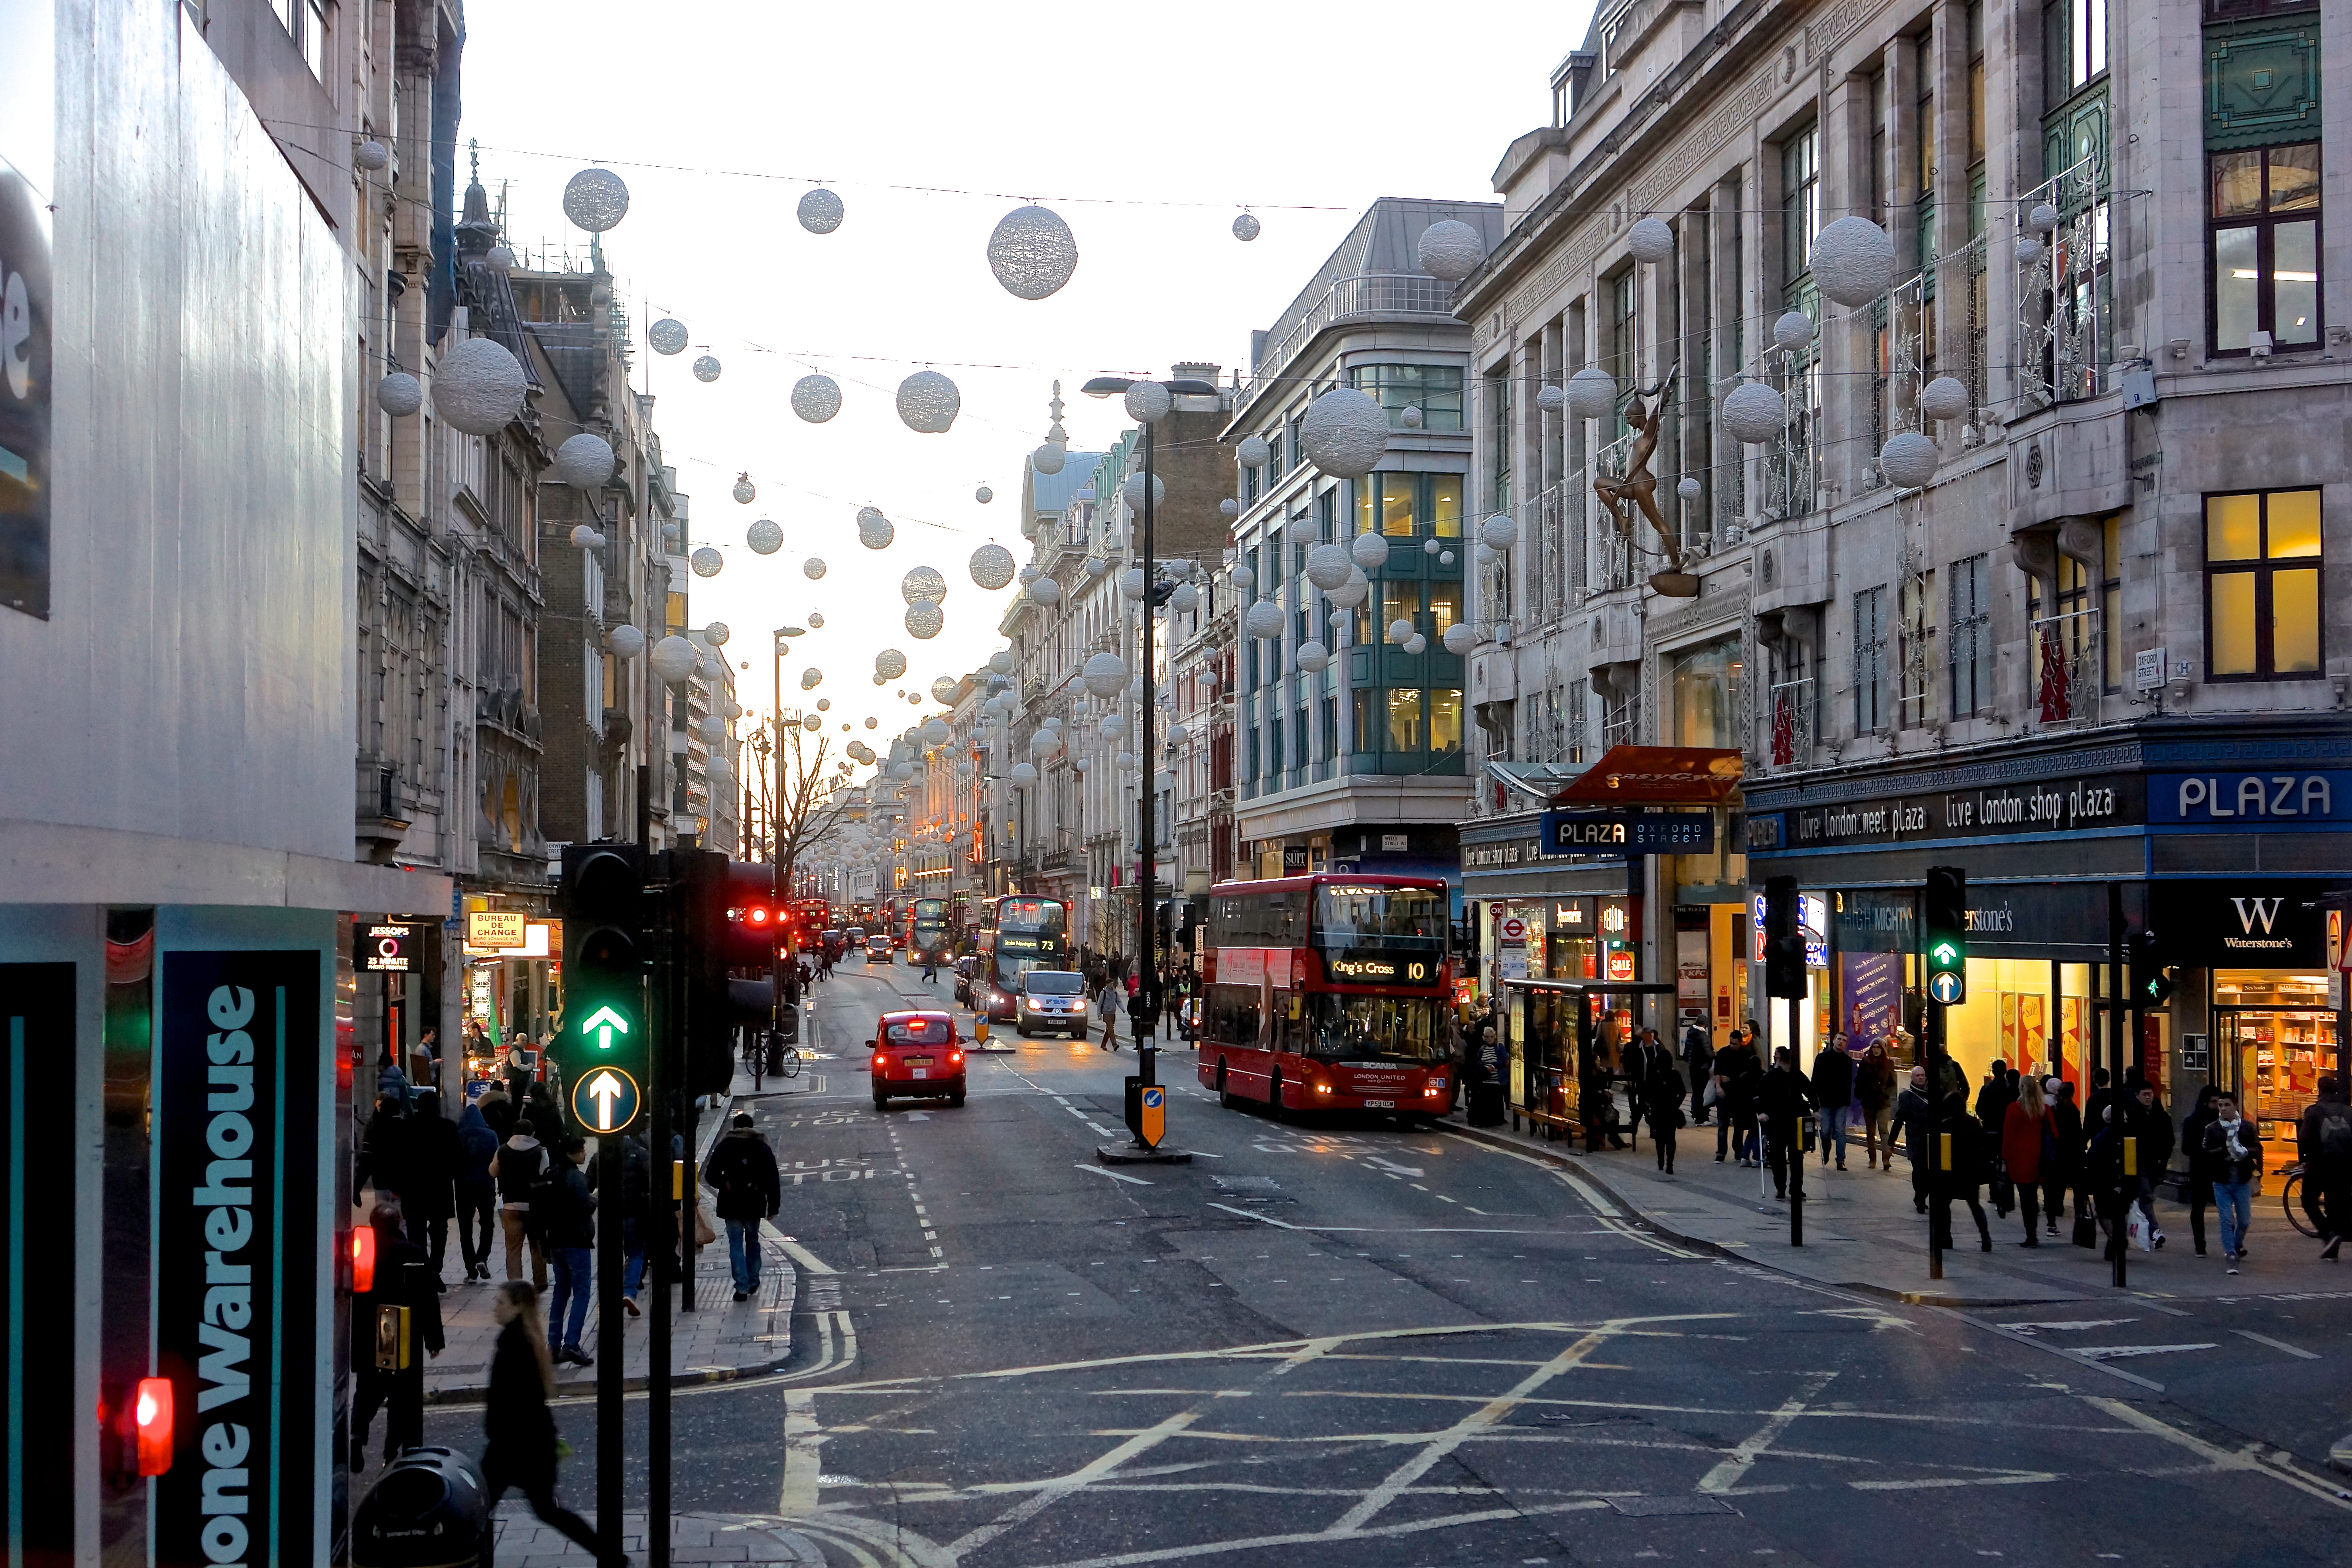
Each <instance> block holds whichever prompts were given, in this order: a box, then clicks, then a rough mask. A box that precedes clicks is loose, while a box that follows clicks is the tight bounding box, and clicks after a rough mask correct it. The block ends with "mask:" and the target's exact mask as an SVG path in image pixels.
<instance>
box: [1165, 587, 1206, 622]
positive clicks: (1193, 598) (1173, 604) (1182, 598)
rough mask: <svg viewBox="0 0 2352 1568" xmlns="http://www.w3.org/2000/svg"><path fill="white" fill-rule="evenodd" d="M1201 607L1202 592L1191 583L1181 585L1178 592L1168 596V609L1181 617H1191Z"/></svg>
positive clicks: (1177, 588)
mask: <svg viewBox="0 0 2352 1568" xmlns="http://www.w3.org/2000/svg"><path fill="white" fill-rule="evenodd" d="M1200 605H1201V590H1200V589H1198V588H1195V587H1194V586H1192V584H1190V583H1179V584H1176V591H1175V592H1174V593H1172V594H1171V595H1168V607H1169V608H1170V609H1171V610H1174V611H1175V612H1176V613H1177V614H1178V615H1180V616H1189V615H1191V614H1192V612H1193V611H1194V610H1196V609H1198V608H1200Z"/></svg>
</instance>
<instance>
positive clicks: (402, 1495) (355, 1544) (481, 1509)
mask: <svg viewBox="0 0 2352 1568" xmlns="http://www.w3.org/2000/svg"><path fill="white" fill-rule="evenodd" d="M487 1494H488V1488H487V1487H486V1486H484V1485H483V1482H482V1473H481V1471H479V1470H478V1469H476V1468H474V1461H473V1460H471V1459H469V1458H466V1456H465V1455H463V1454H460V1453H457V1451H456V1450H454V1449H450V1448H411V1449H409V1450H408V1451H407V1452H406V1453H404V1454H403V1455H401V1456H400V1458H396V1459H394V1460H393V1462H392V1464H391V1465H390V1466H389V1467H388V1468H386V1469H385V1470H384V1472H383V1475H381V1476H379V1477H377V1478H376V1483H375V1485H374V1486H373V1487H372V1488H370V1489H369V1490H368V1494H367V1496H365V1497H363V1498H362V1499H361V1500H360V1505H359V1508H358V1510H356V1511H354V1512H353V1514H352V1568H474V1565H475V1564H476V1563H480V1562H481V1561H482V1560H483V1552H482V1541H483V1536H484V1534H485V1533H486V1532H487V1531H488V1530H489V1528H490V1521H489V1510H488V1508H487V1507H486V1506H485V1504H486V1501H487Z"/></svg>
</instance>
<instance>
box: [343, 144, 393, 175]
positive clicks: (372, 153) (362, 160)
mask: <svg viewBox="0 0 2352 1568" xmlns="http://www.w3.org/2000/svg"><path fill="white" fill-rule="evenodd" d="M352 167H353V168H355V169H364V170H366V171H367V172H368V173H369V174H375V173H376V172H377V171H379V170H383V169H389V168H390V167H392V149H391V148H389V147H387V146H385V145H384V144H383V142H361V143H360V144H359V145H358V146H356V147H353V148H352Z"/></svg>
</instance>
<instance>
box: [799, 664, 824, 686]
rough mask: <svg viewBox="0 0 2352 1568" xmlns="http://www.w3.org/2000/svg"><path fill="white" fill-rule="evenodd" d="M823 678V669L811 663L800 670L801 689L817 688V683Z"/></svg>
mask: <svg viewBox="0 0 2352 1568" xmlns="http://www.w3.org/2000/svg"><path fill="white" fill-rule="evenodd" d="M823 680H824V671H823V670H821V669H819V668H816V667H815V666H814V665H812V666H810V667H809V668H806V669H803V670H802V671H801V689H802V690H803V691H814V690H815V689H817V685H818V683H819V682H821V681H823Z"/></svg>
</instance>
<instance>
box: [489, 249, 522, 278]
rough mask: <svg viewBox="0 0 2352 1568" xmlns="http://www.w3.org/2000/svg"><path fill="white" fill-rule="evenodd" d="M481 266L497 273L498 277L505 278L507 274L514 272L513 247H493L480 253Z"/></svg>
mask: <svg viewBox="0 0 2352 1568" xmlns="http://www.w3.org/2000/svg"><path fill="white" fill-rule="evenodd" d="M482 265H483V266H485V267H487V268H489V269H490V270H491V271H493V272H495V273H497V274H498V275H499V277H501V278H503V277H505V276H506V275H507V274H508V273H509V272H512V271H513V270H514V265H515V253H514V247H512V246H510V245H494V246H492V247H489V249H488V250H486V251H484V252H482Z"/></svg>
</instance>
